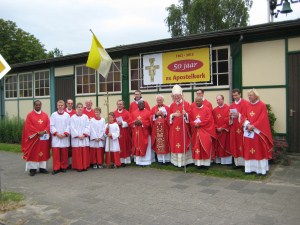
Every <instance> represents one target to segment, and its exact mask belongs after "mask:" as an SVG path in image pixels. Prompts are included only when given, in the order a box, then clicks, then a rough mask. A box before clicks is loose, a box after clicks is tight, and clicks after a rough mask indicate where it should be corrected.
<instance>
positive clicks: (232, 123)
mask: <svg viewBox="0 0 300 225" xmlns="http://www.w3.org/2000/svg"><path fill="white" fill-rule="evenodd" d="M232 98H233V100H234V101H233V102H232V103H231V105H230V107H229V110H230V118H229V136H230V138H229V139H230V141H229V143H230V144H229V145H230V152H231V154H232V156H233V158H234V163H235V165H236V166H244V165H245V162H244V130H243V124H242V121H241V118H242V115H245V114H246V110H247V106H248V104H249V102H248V101H246V100H245V99H243V98H241V91H240V90H239V89H233V90H232Z"/></svg>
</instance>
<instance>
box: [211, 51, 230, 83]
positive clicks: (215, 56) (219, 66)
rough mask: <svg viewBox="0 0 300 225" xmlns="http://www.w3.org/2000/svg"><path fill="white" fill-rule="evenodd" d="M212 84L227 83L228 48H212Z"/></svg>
mask: <svg viewBox="0 0 300 225" xmlns="http://www.w3.org/2000/svg"><path fill="white" fill-rule="evenodd" d="M212 76H213V86H223V85H228V84H229V49H228V48H216V49H213V50H212Z"/></svg>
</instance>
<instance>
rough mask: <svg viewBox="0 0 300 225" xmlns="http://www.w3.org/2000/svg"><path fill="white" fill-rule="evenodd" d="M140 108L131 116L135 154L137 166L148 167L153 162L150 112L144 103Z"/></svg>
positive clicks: (142, 102) (141, 103)
mask: <svg viewBox="0 0 300 225" xmlns="http://www.w3.org/2000/svg"><path fill="white" fill-rule="evenodd" d="M138 107H139V108H138V109H137V110H135V111H134V112H133V113H132V116H131V127H132V145H133V146H132V147H133V154H134V155H135V156H136V158H135V161H136V164H137V165H141V166H147V165H150V164H151V162H152V150H151V137H150V134H151V123H150V111H149V110H147V109H146V108H145V104H144V101H139V103H138Z"/></svg>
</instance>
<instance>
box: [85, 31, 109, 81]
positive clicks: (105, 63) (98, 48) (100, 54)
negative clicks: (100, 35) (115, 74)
mask: <svg viewBox="0 0 300 225" xmlns="http://www.w3.org/2000/svg"><path fill="white" fill-rule="evenodd" d="M111 64H112V59H111V58H110V56H109V55H108V54H107V52H106V51H105V49H104V48H103V46H102V45H101V44H100V42H99V41H98V39H97V37H96V36H95V35H94V34H93V40H92V46H91V50H90V53H89V57H88V60H87V62H86V66H87V67H90V68H93V69H95V70H97V71H98V73H100V74H101V75H102V76H104V77H105V78H107V74H108V72H109V69H110V66H111Z"/></svg>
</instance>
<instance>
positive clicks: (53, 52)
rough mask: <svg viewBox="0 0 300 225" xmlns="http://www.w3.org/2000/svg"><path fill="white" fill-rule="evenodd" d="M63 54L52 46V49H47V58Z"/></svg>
mask: <svg viewBox="0 0 300 225" xmlns="http://www.w3.org/2000/svg"><path fill="white" fill-rule="evenodd" d="M61 56H63V52H62V51H61V50H59V49H58V48H54V49H53V50H51V51H49V52H48V54H47V57H48V58H56V57H61Z"/></svg>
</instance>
